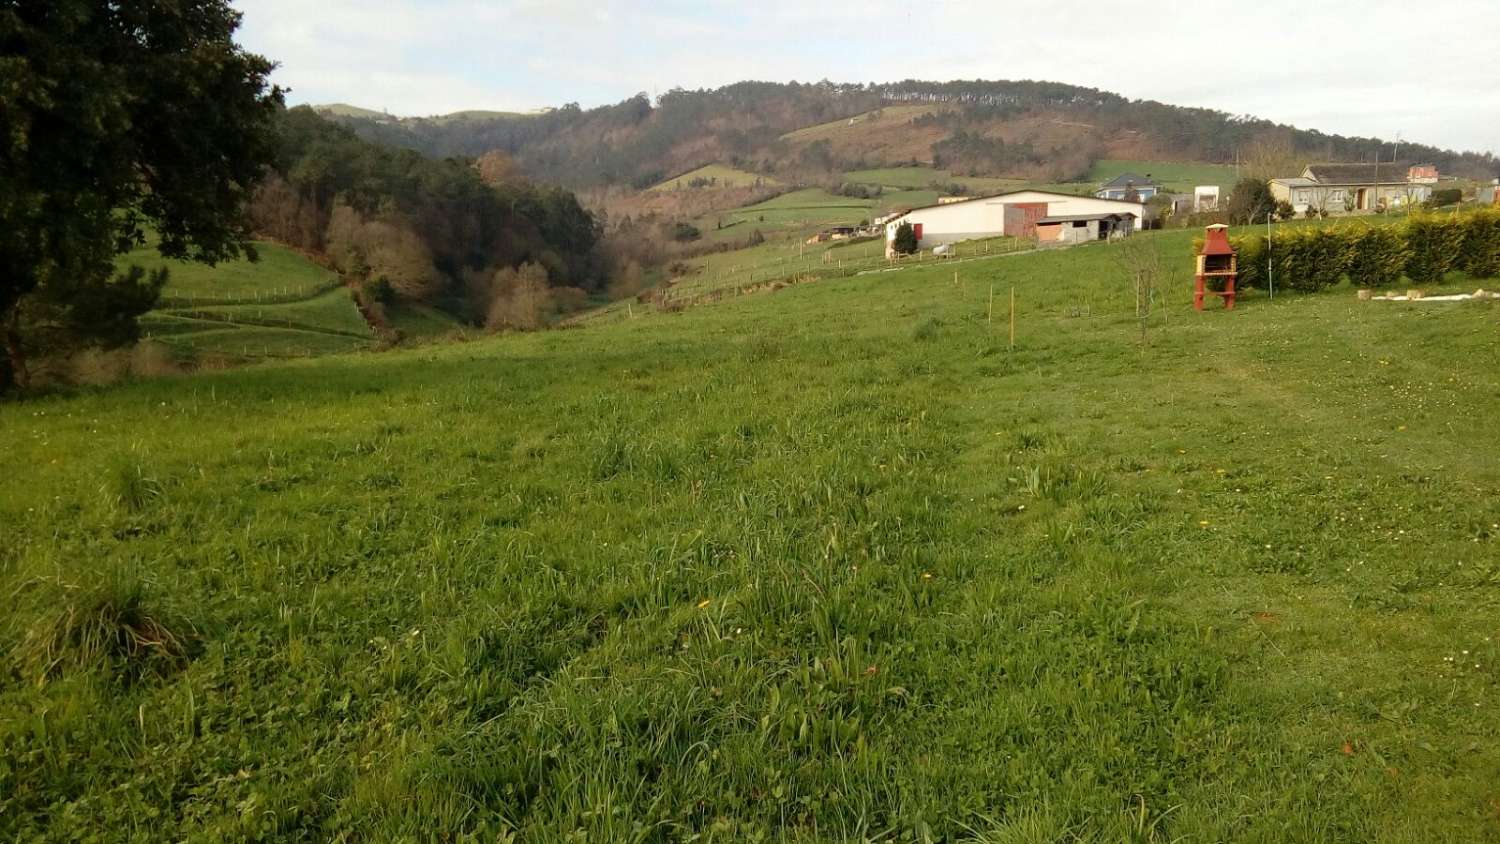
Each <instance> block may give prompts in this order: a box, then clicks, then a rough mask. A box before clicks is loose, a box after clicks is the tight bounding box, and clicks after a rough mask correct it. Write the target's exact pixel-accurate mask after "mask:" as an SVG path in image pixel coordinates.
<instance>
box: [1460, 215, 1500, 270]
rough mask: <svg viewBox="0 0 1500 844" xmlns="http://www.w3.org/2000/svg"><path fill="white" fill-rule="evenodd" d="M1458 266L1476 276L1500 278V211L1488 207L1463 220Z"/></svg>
mask: <svg viewBox="0 0 1500 844" xmlns="http://www.w3.org/2000/svg"><path fill="white" fill-rule="evenodd" d="M1463 230H1464V242H1463V247H1462V249H1461V250H1460V252H1459V266H1458V268H1459V269H1461V270H1463V271H1464V272H1466V273H1468V274H1469V275H1470V276H1473V277H1474V278H1500V211H1495V210H1493V209H1489V208H1486V209H1484V210H1481V211H1478V212H1476V213H1474V214H1471V215H1469V216H1468V217H1466V218H1464V220H1463Z"/></svg>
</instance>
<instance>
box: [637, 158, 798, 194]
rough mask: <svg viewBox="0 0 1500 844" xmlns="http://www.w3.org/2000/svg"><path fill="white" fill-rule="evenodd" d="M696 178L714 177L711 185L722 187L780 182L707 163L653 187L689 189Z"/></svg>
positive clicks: (776, 183)
mask: <svg viewBox="0 0 1500 844" xmlns="http://www.w3.org/2000/svg"><path fill="white" fill-rule="evenodd" d="M694 179H713V180H715V181H714V184H713V185H712V186H711V187H720V188H745V187H754V186H755V185H758V184H759V185H779V184H781V183H780V182H778V181H776V180H775V179H773V178H771V177H769V176H762V175H759V174H757V173H751V172H749V171H747V170H737V169H735V168H733V167H730V166H728V165H725V164H706V165H704V166H702V167H699V168H698V169H697V170H692V171H690V172H687V173H683V174H682V175H680V176H673V177H672V178H670V179H667V180H666V181H664V182H662V183H661V184H659V185H657V186H655V187H653V188H651V190H655V191H664V190H689V189H690V186H691V183H692V181H693V180H694Z"/></svg>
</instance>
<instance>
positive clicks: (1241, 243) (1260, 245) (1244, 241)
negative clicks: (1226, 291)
mask: <svg viewBox="0 0 1500 844" xmlns="http://www.w3.org/2000/svg"><path fill="white" fill-rule="evenodd" d="M1230 245H1231V246H1233V247H1234V251H1235V252H1236V253H1237V254H1238V255H1239V270H1240V275H1239V278H1238V279H1237V280H1236V281H1235V287H1237V288H1238V289H1241V290H1249V289H1255V290H1264V289H1265V288H1266V236H1265V235H1263V234H1255V235H1246V236H1244V237H1237V238H1234V239H1233V240H1231V241H1230Z"/></svg>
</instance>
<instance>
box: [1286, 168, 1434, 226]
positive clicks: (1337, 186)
mask: <svg viewBox="0 0 1500 844" xmlns="http://www.w3.org/2000/svg"><path fill="white" fill-rule="evenodd" d="M1414 169H1420V168H1413V167H1411V166H1410V165H1407V164H1399V163H1396V162H1393V161H1391V162H1383V163H1380V164H1309V165H1308V166H1307V169H1306V170H1303V171H1302V175H1301V176H1298V177H1295V178H1290V179H1272V180H1271V183H1270V187H1271V195H1272V196H1273V197H1275V198H1276V199H1277V200H1278V201H1281V202H1286V203H1289V204H1290V205H1291V206H1292V208H1293V209H1295V210H1296V212H1297V213H1298V214H1305V213H1307V212H1308V211H1309V210H1313V211H1322V212H1323V213H1326V214H1350V213H1353V214H1358V213H1367V212H1371V211H1377V210H1381V209H1386V208H1401V207H1403V206H1406V205H1409V204H1414V203H1421V202H1426V201H1427V200H1428V199H1430V198H1431V197H1432V186H1431V185H1430V184H1426V183H1422V182H1413V181H1412V180H1411V178H1412V172H1413V170H1414ZM1423 178H1425V176H1423Z"/></svg>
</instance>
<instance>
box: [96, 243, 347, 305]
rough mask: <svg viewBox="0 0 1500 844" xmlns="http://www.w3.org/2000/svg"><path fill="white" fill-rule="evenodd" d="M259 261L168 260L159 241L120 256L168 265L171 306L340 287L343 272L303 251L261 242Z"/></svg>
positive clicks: (292, 296)
mask: <svg viewBox="0 0 1500 844" xmlns="http://www.w3.org/2000/svg"><path fill="white" fill-rule="evenodd" d="M255 247H256V250H257V252H258V253H259V256H260V260H259V261H257V262H254V263H252V262H250V261H246V260H243V259H241V260H238V261H226V262H225V263H222V264H219V265H218V266H214V267H210V266H207V265H205V264H197V263H193V262H191V261H169V260H167V259H165V258H162V257H161V255H160V254H158V253H157V251H156V246H155V244H154V243H153V244H149V245H147V246H145V247H143V248H140V249H136V250H133V251H131V252H128V253H126V254H124V255H122V256H120V258H119V259H118V260H117V261H116V263H117V264H119V266H120V267H121V268H122V269H123V268H124V267H127V266H131V265H136V266H140V267H143V268H144V269H147V270H155V269H158V268H161V267H165V268H166V269H167V270H168V276H167V286H166V288H165V289H164V290H163V291H162V298H163V300H164V305H165V306H167V307H192V306H198V305H219V304H239V303H246V302H249V303H258V302H272V301H290V300H296V299H305V298H309V297H312V296H315V295H317V294H319V293H322V292H324V291H327V290H330V289H332V288H334V287H337V286H338V283H339V280H338V275H337V274H336V273H334V272H332V271H331V270H326V269H324V268H322V267H320V266H318V265H317V264H314V263H313V262H312V261H310V260H308V259H307V258H306V257H304V256H302V255H301V254H299V253H297V252H295V251H293V250H291V249H288V248H286V247H285V246H281V245H278V244H275V243H265V242H261V243H257V244H255Z"/></svg>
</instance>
